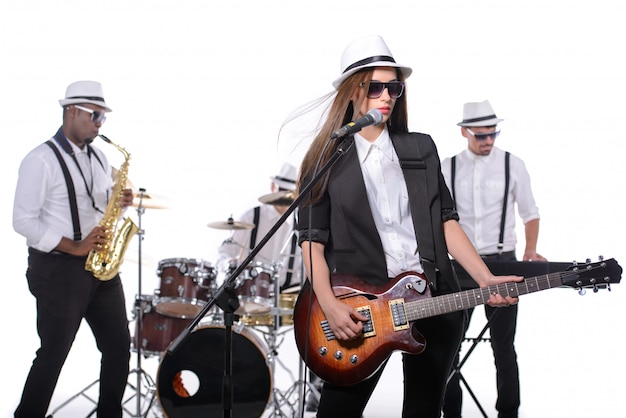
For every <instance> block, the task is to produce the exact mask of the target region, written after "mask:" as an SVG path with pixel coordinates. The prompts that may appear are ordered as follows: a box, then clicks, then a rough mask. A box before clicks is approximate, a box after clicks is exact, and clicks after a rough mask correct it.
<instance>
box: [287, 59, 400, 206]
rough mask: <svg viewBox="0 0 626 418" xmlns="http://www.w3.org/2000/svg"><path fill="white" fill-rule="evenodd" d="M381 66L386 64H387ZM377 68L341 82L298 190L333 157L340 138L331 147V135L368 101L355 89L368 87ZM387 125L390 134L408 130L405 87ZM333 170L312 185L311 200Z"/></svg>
mask: <svg viewBox="0 0 626 418" xmlns="http://www.w3.org/2000/svg"><path fill="white" fill-rule="evenodd" d="M381 67H384V65H383V66H381ZM376 68H378V67H369V68H365V69H363V70H361V71H358V72H356V73H354V74H353V75H351V76H350V77H349V78H347V79H346V80H345V81H344V82H343V83H341V85H340V86H339V88H338V89H337V94H336V96H335V99H334V100H333V102H332V103H331V105H330V109H329V111H328V112H327V113H328V115H327V117H326V121H325V122H324V124H323V125H322V127H321V129H320V130H319V132H318V134H317V135H316V137H315V139H314V140H313V142H312V143H311V146H310V147H309V149H308V151H307V153H306V155H305V156H304V159H303V160H302V165H301V166H300V176H299V179H298V190H301V188H302V187H303V186H305V184H303V182H304V181H305V179H306V180H307V181H308V180H310V179H311V176H312V175H313V174H314V170H316V169H318V170H319V167H322V166H323V165H324V164H325V163H326V162H327V161H328V160H329V159H330V158H331V157H332V155H333V154H334V152H335V151H336V149H337V147H338V146H339V145H340V141H334V143H331V144H330V146H329V138H330V137H331V135H332V134H333V133H334V132H335V131H336V130H337V129H339V128H341V127H342V126H343V125H345V124H347V123H349V122H350V121H353V120H355V119H356V118H357V116H358V109H360V108H361V105H362V104H363V101H364V100H366V95H355V92H356V91H357V89H360V88H365V89H367V88H369V83H370V81H371V80H372V73H373V72H374V70H375V69H376ZM396 73H397V75H398V79H399V80H401V81H404V77H403V76H402V73H401V71H399V70H396ZM355 97H359V99H358V101H357V102H354V101H353V99H354V98H355ZM387 128H388V129H389V132H390V133H391V132H407V131H408V115H407V105H406V88H405V90H404V94H403V95H402V96H400V97H399V98H398V99H397V100H396V105H395V107H394V110H393V113H392V114H391V117H390V118H389V120H388V121H387ZM331 171H332V168H331V170H329V171H327V172H326V174H325V175H324V177H323V178H322V180H321V181H320V182H319V183H318V184H316V185H315V186H314V187H313V189H312V191H311V201H312V203H315V202H317V201H318V200H319V199H320V198H321V197H322V195H323V194H324V191H325V190H326V186H327V184H328V178H329V176H330V173H331Z"/></svg>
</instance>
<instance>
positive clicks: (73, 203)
mask: <svg viewBox="0 0 626 418" xmlns="http://www.w3.org/2000/svg"><path fill="white" fill-rule="evenodd" d="M46 144H47V145H48V146H49V147H50V148H52V150H53V151H54V154H55V155H56V156H57V158H58V160H59V163H60V164H61V169H62V170H63V175H64V176H65V183H66V184H67V193H68V195H69V199H70V211H71V212H72V224H73V225H74V241H80V240H81V239H82V235H81V233H80V220H79V219H78V205H77V204H76V191H75V190H74V182H73V181H72V176H70V171H69V170H68V168H67V164H65V161H64V160H63V157H62V156H61V153H60V152H59V150H58V148H57V147H56V146H55V145H54V144H53V143H52V141H46Z"/></svg>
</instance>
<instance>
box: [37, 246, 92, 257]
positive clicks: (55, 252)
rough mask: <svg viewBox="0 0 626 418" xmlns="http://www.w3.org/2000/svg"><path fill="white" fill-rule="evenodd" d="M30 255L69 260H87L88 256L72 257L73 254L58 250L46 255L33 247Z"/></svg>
mask: <svg viewBox="0 0 626 418" xmlns="http://www.w3.org/2000/svg"><path fill="white" fill-rule="evenodd" d="M28 253H29V254H37V255H48V256H55V257H69V258H83V259H87V256H79V255H72V254H68V253H64V252H63V251H58V250H52V251H50V252H47V253H46V252H44V251H39V250H38V249H36V248H33V247H28Z"/></svg>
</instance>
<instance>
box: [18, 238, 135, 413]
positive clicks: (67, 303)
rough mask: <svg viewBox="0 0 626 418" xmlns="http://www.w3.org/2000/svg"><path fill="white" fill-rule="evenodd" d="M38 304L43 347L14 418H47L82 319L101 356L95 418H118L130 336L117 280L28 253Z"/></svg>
mask: <svg viewBox="0 0 626 418" xmlns="http://www.w3.org/2000/svg"><path fill="white" fill-rule="evenodd" d="M26 277H27V279H28V286H29V289H30V291H31V293H32V294H33V296H35V298H36V300H37V332H38V334H39V337H40V339H41V346H40V348H39V349H38V350H37V353H36V357H35V360H34V361H33V364H32V367H31V369H30V372H29V374H28V377H27V378H26V383H25V384H24V390H23V393H22V399H21V401H20V404H19V405H18V407H17V409H16V410H15V417H16V418H21V417H28V418H38V417H42V418H43V417H45V416H46V411H47V410H48V408H49V405H50V400H51V398H52V394H53V392H54V389H55V387H56V384H57V380H58V378H59V374H60V373H61V368H62V367H63V364H64V362H65V360H66V358H67V356H68V353H69V351H70V348H71V346H72V343H73V342H74V338H75V336H76V333H77V331H78V328H79V326H80V323H81V321H82V319H83V318H85V320H86V321H87V323H88V324H89V327H90V328H91V330H92V332H93V335H94V337H95V340H96V345H97V347H98V350H99V351H100V352H101V353H102V359H101V364H100V393H99V400H98V406H97V416H98V417H107V418H108V417H121V416H122V405H121V404H122V397H123V396H124V390H125V388H126V381H127V377H128V370H129V360H130V333H129V330H128V318H127V314H126V307H125V299H124V291H123V289H122V282H121V280H120V278H119V276H117V277H115V278H113V279H111V280H109V281H100V280H98V279H96V278H95V277H93V275H92V274H91V273H89V272H88V271H86V270H85V258H84V257H73V256H69V255H62V254H55V255H52V254H45V253H41V252H39V251H36V250H33V249H31V250H30V251H29V257H28V270H27V272H26Z"/></svg>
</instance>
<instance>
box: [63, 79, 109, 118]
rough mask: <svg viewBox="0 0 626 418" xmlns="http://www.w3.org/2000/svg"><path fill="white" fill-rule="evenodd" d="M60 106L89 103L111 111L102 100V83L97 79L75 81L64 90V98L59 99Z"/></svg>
mask: <svg viewBox="0 0 626 418" xmlns="http://www.w3.org/2000/svg"><path fill="white" fill-rule="evenodd" d="M59 103H60V104H61V106H62V107H65V106H67V105H71V104H79V103H91V104H95V105H97V106H100V107H103V108H104V111H105V112H111V108H109V106H107V104H106V103H105V102H104V93H103V91H102V85H100V83H98V82H97V81H76V82H74V83H72V84H70V85H69V86H67V90H66V91H65V99H61V100H59Z"/></svg>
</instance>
